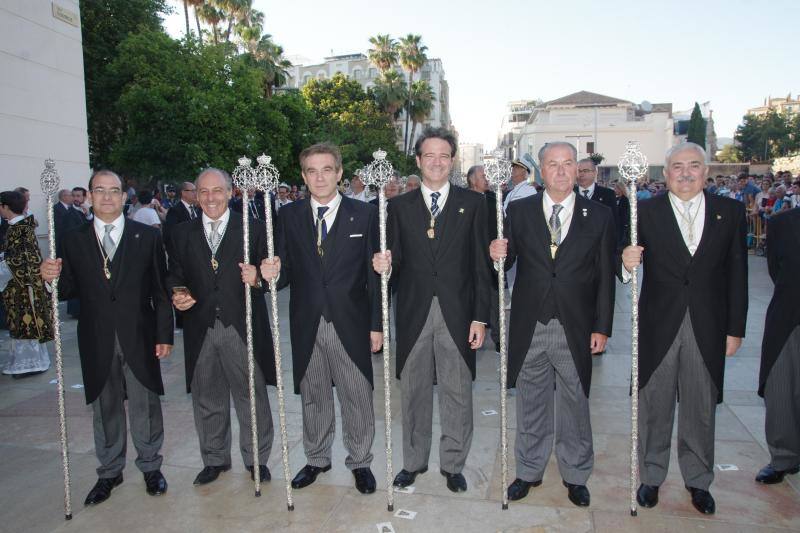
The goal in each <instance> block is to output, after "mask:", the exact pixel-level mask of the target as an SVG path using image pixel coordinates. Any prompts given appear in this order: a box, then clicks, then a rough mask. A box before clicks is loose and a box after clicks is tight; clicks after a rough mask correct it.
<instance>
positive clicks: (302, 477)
mask: <svg viewBox="0 0 800 533" xmlns="http://www.w3.org/2000/svg"><path fill="white" fill-rule="evenodd" d="M330 469H331V465H328V466H311V465H306V466H304V467H303V468H302V469H301V470H300V471H299V472H298V473H297V475H296V476H294V479H293V480H292V488H293V489H302V488H303V487H308V486H309V485H311V484H312V483H314V482H315V481H316V480H317V476H318V475H319V474H320V473H321V472H327V471H328V470H330Z"/></svg>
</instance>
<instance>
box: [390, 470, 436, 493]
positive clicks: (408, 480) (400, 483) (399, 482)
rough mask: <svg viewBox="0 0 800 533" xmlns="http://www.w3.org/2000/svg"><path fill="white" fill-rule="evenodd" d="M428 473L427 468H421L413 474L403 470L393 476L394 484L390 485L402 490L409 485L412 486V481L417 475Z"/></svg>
mask: <svg viewBox="0 0 800 533" xmlns="http://www.w3.org/2000/svg"><path fill="white" fill-rule="evenodd" d="M427 471H428V467H427V466H423V467H422V468H420V469H419V470H417V471H415V472H410V471H408V470H406V469H405V468H404V469H402V470H401V471H400V472H399V473H398V474H397V475H396V476H394V483H392V484H393V485H394V486H395V487H400V488H401V489H404V488H406V487H408V486H410V485H413V484H414V480H415V479H417V476H418V475H419V474H424V473H425V472H427Z"/></svg>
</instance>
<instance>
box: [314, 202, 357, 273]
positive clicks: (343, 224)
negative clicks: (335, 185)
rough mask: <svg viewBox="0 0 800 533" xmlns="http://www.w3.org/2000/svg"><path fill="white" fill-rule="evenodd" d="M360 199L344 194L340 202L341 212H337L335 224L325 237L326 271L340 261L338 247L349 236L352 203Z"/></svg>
mask: <svg viewBox="0 0 800 533" xmlns="http://www.w3.org/2000/svg"><path fill="white" fill-rule="evenodd" d="M357 201H358V200H351V199H350V198H346V197H344V196H342V200H341V203H340V204H339V212H338V213H336V219H335V220H334V221H333V226H332V227H331V228H330V229H329V231H328V236H327V237H325V243H326V244H325V247H326V251H325V259H326V260H325V261H324V262H323V267H324V268H325V270H326V271H331V270H333V267H334V266H336V264H337V263H338V262H339V256H340V255H341V254H338V253H336V250H337V249H338V248H341V246H342V245H343V239H345V238H349V237H345V235H349V231H348V230H349V228H350V224H352V220H353V215H352V203H351V202H357Z"/></svg>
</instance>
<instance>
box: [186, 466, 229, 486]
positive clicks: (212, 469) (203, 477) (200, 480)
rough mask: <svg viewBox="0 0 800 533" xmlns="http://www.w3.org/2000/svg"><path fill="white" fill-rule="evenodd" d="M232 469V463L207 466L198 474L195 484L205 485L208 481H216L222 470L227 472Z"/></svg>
mask: <svg viewBox="0 0 800 533" xmlns="http://www.w3.org/2000/svg"><path fill="white" fill-rule="evenodd" d="M230 469H231V465H219V466H206V467H204V468H203V469H202V470H201V471H200V473H199V474H197V477H196V478H194V484H195V485H205V484H206V483H211V482H212V481H216V479H217V478H218V477H219V475H220V474H221V473H222V472H227V471H228V470H230Z"/></svg>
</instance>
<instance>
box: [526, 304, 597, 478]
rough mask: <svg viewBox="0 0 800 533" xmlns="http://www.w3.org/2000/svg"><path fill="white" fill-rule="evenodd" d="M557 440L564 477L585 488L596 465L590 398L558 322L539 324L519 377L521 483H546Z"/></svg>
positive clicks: (558, 458)
mask: <svg viewBox="0 0 800 533" xmlns="http://www.w3.org/2000/svg"><path fill="white" fill-rule="evenodd" d="M587 341H588V339H587ZM554 387H555V391H554V390H553V388H554ZM554 437H555V446H556V459H557V460H558V471H559V473H560V474H561V478H562V479H563V480H564V481H566V482H567V483H572V484H573V485H585V484H586V480H588V479H589V475H590V474H591V473H592V468H593V466H594V448H593V443H592V424H591V420H590V419H589V399H588V398H587V397H586V394H584V392H583V387H582V386H581V380H580V378H579V377H578V371H577V369H576V368H575V361H574V360H573V359H572V352H570V350H569V346H568V345H567V336H566V333H565V332H564V327H563V326H562V325H561V323H560V322H559V321H558V320H556V319H555V318H554V319H552V320H550V321H549V322H548V323H547V324H542V323H537V324H536V328H535V329H534V332H533V338H532V339H531V345H530V347H529V348H528V353H527V354H526V356H525V361H524V362H523V363H522V368H521V369H520V372H519V376H518V377H517V439H516V442H515V445H514V453H515V457H516V461H517V477H518V478H520V479H522V480H524V481H529V482H534V481H541V479H542V476H544V470H545V467H546V466H547V461H548V460H549V459H550V454H551V453H552V451H553V438H554Z"/></svg>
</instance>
